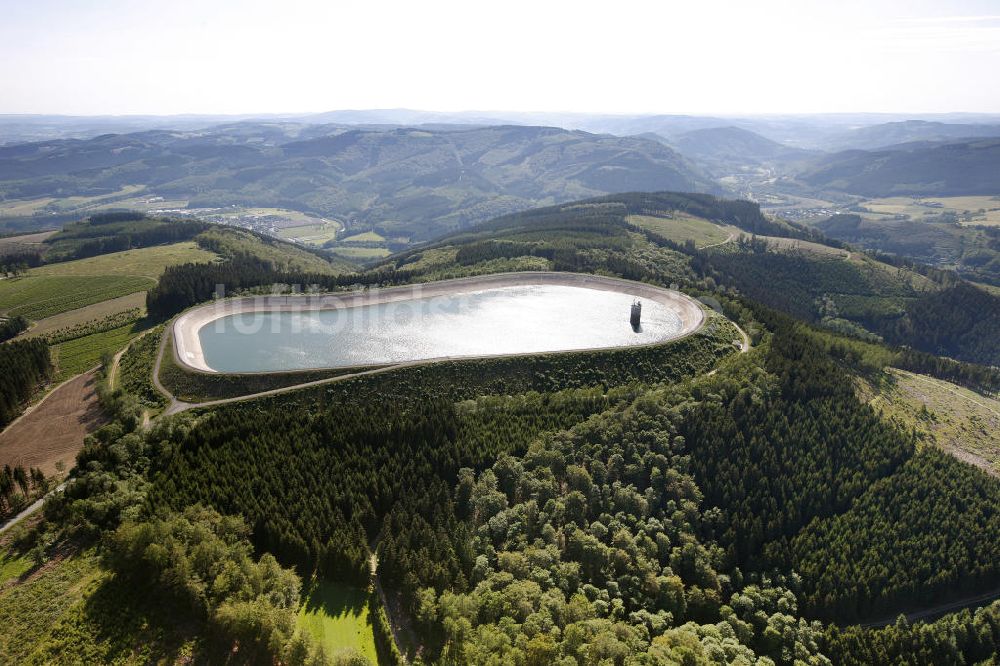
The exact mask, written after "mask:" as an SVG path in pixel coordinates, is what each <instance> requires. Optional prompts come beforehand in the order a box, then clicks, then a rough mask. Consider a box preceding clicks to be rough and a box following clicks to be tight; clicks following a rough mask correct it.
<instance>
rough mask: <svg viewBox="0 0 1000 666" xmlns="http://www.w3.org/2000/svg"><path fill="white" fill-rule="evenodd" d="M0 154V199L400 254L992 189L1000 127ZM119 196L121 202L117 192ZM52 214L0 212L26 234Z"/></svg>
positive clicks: (335, 121) (381, 129)
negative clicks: (233, 217) (701, 216)
mask: <svg viewBox="0 0 1000 666" xmlns="http://www.w3.org/2000/svg"><path fill="white" fill-rule="evenodd" d="M38 138H46V140H44V141H34V140H35V139H38ZM0 143H5V144H6V145H5V146H2V147H0V203H2V202H4V201H7V202H10V201H14V202H18V201H36V202H37V201H40V200H42V199H47V198H51V199H53V200H60V201H64V200H66V199H67V198H71V197H104V198H105V199H103V200H102V201H101V205H102V206H104V207H114V206H115V205H116V202H119V201H125V202H126V203H127V202H128V201H132V200H133V199H129V197H131V196H132V195H136V194H137V193H138V194H139V195H141V196H142V197H146V198H147V199H151V198H157V197H162V198H164V199H165V200H168V201H180V202H182V204H181V205H182V206H184V207H188V208H207V207H232V206H237V207H279V208H285V209H291V210H296V211H302V212H305V213H310V214H315V215H320V216H325V217H329V218H335V219H337V220H340V221H341V222H343V223H344V224H345V225H346V226H347V227H348V229H350V228H354V227H368V228H377V229H378V231H379V233H381V234H383V235H384V236H386V237H387V238H390V239H391V240H392V241H393V242H394V243H395V244H396V246H398V245H399V244H403V245H406V244H411V243H414V242H419V241H421V240H427V239H430V238H434V237H437V236H439V235H441V234H442V233H445V232H447V231H449V230H453V229H458V228H464V227H466V226H469V225H473V224H475V223H477V222H480V221H483V220H486V219H489V218H491V217H494V216H496V215H500V214H504V213H508V212H513V211H519V210H524V209H526V208H529V207H532V206H537V205H546V204H553V203H561V202H565V201H570V200H573V199H580V198H584V197H588V196H595V195H600V194H606V193H613V192H621V191H657V190H674V191H688V192H712V193H725V194H730V195H735V196H740V197H744V198H749V199H753V200H758V201H761V202H762V203H763V204H764V205H765V206H767V205H771V206H772V207H773V208H774V209H775V210H776V211H777V212H778V213H779V214H784V213H786V212H788V208H787V207H788V206H792V207H801V206H813V207H815V205H816V204H815V203H809V202H815V201H817V200H819V201H830V202H835V203H836V205H848V204H851V203H856V202H857V201H859V200H861V199H865V198H873V197H886V196H897V195H905V196H914V197H920V196H955V195H984V196H985V195H988V196H995V195H996V194H997V193H998V192H1000V116H989V115H982V114H950V115H935V116H922V117H914V118H907V117H905V116H895V115H887V114H831V115H812V116H805V115H798V116H794V115H786V116H777V115H776V116H753V117H727V118H722V117H715V116H695V115H634V116H626V115H621V116H614V115H602V114H586V113H563V114H560V113H509V112H508V113H491V112H462V113H441V112H427V111H414V110H407V109H387V110H358V111H351V110H342V111H331V112H327V113H320V114H299V115H274V116H269V117H265V118H261V117H256V118H254V117H252V116H249V115H248V116H229V117H227V116H163V117H142V116H129V117H92V118H87V117H69V116H0ZM123 188H128V189H129V192H128V195H129V196H124V195H122V196H116V193H117V192H121V191H123ZM802 202H806V203H802ZM831 205H832V204H831ZM46 206H47V204H44V202H41V204H40V206H39V207H35V208H32V209H31V211H30V212H28V213H23V212H17V211H18V210H20V209H19V208H18V207H17V206H16V205H13V206H12V207H8V210H6V211H0V215H2V216H4V218H5V219H6V221H7V222H10V220H11V219H12V216H13V217H14V218H15V219H19V220H20V222H19V223H18V225H19V226H17V228H19V229H30V228H38V227H40V226H42V225H44V224H45V220H46V219H51V215H52V214H53V211H52V210H49V209H48V208H47V207H46ZM12 209H13V210H14V212H13V213H12V212H11V210H12ZM59 210H60V211H61V212H63V213H66V212H67V210H66V209H65V208H61V209H59ZM817 210H818V211H819V213H816V212H809V213H807V215H806V216H807V217H808V216H809V215H812V216H814V217H815V216H817V215H821V214H822V211H823V210H826V208H824V207H823V206H820V207H819V208H818V209H817ZM793 212H794V211H793ZM827 215H828V213H827ZM18 216H20V217H19V218H18ZM793 217H796V215H793Z"/></svg>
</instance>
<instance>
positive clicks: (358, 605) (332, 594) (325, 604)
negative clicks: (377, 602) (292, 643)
mask: <svg viewBox="0 0 1000 666" xmlns="http://www.w3.org/2000/svg"><path fill="white" fill-rule="evenodd" d="M304 597H305V601H304V602H303V604H302V608H301V609H300V610H299V618H298V626H299V629H301V630H302V631H307V632H309V633H310V634H311V635H312V636H313V638H315V639H316V640H317V641H318V642H319V643H320V644H322V645H323V647H324V648H325V650H326V652H327V654H329V655H331V656H336V655H337V654H338V653H340V652H343V651H345V650H355V651H357V652H359V653H361V654H362V655H364V656H365V657H367V658H368V660H369V661H370V662H371V663H373V664H377V663H378V657H377V655H376V654H375V635H374V634H373V633H372V625H371V621H370V619H369V613H368V592H367V591H365V590H361V589H358V588H356V587H350V586H347V585H343V584H340V583H330V582H325V581H317V582H316V583H314V584H313V586H312V588H311V589H310V590H309V592H308V594H306V595H304Z"/></svg>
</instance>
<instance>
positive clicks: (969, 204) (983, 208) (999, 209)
mask: <svg viewBox="0 0 1000 666" xmlns="http://www.w3.org/2000/svg"><path fill="white" fill-rule="evenodd" d="M861 205H862V206H864V207H865V208H867V209H868V210H870V211H871V213H872V214H874V217H875V218H876V219H877V218H878V217H879V216H886V215H906V216H907V217H910V218H912V219H915V220H919V219H921V218H924V217H931V216H936V215H941V214H942V213H952V214H954V215H957V216H958V218H959V221H960V222H961V223H962V224H967V225H974V224H978V225H1000V197H996V196H967V197H924V198H913V197H886V198H884V199H871V200H869V201H864V202H862V203H861ZM869 217H872V215H869Z"/></svg>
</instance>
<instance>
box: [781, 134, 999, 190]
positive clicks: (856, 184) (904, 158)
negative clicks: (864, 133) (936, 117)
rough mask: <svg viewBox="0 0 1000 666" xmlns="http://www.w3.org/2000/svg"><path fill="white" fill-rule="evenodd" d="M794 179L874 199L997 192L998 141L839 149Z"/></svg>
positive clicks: (986, 140)
mask: <svg viewBox="0 0 1000 666" xmlns="http://www.w3.org/2000/svg"><path fill="white" fill-rule="evenodd" d="M799 178H800V179H801V180H803V181H805V182H806V183H808V184H809V185H812V186H815V187H820V188H824V189H829V190H837V191H841V192H849V193H851V194H860V195H865V196H873V197H878V196H893V195H897V194H909V195H918V196H919V195H935V194H936V195H960V194H996V193H997V192H1000V139H978V140H968V141H958V142H954V143H945V144H936V143H917V144H902V145H899V146H894V147H892V148H889V149H884V150H878V151H862V150H850V151H844V152H841V153H836V154H834V155H830V156H828V157H823V158H820V159H819V160H816V161H815V162H813V163H812V164H811V165H810V166H809V167H807V168H806V169H804V170H803V172H802V173H800V174H799Z"/></svg>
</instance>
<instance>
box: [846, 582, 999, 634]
mask: <svg viewBox="0 0 1000 666" xmlns="http://www.w3.org/2000/svg"><path fill="white" fill-rule="evenodd" d="M994 599H1000V589H996V590H991V591H990V592H984V593H982V594H977V595H974V596H970V597H965V598H964V599H959V600H957V601H949V602H948V603H946V604H938V605H937V606H931V607H930V608H925V609H923V610H919V611H914V612H912V613H906V621H907V622H910V623H913V622H918V621H920V620H927V619H930V618H936V617H938V616H939V615H945V614H946V613H951V612H953V611H959V610H962V609H963V608H970V607H973V606H985V605H986V604H987V603H988V602H990V601H993V600H994ZM899 616H900V613H896V614H895V615H893V616H892V617H884V618H881V619H879V620H872V621H871V622H865V623H863V624H862V625H861V626H862V627H865V628H869V629H877V628H878V627H885V626H888V625H890V624H895V623H896V618H898V617H899Z"/></svg>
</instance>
